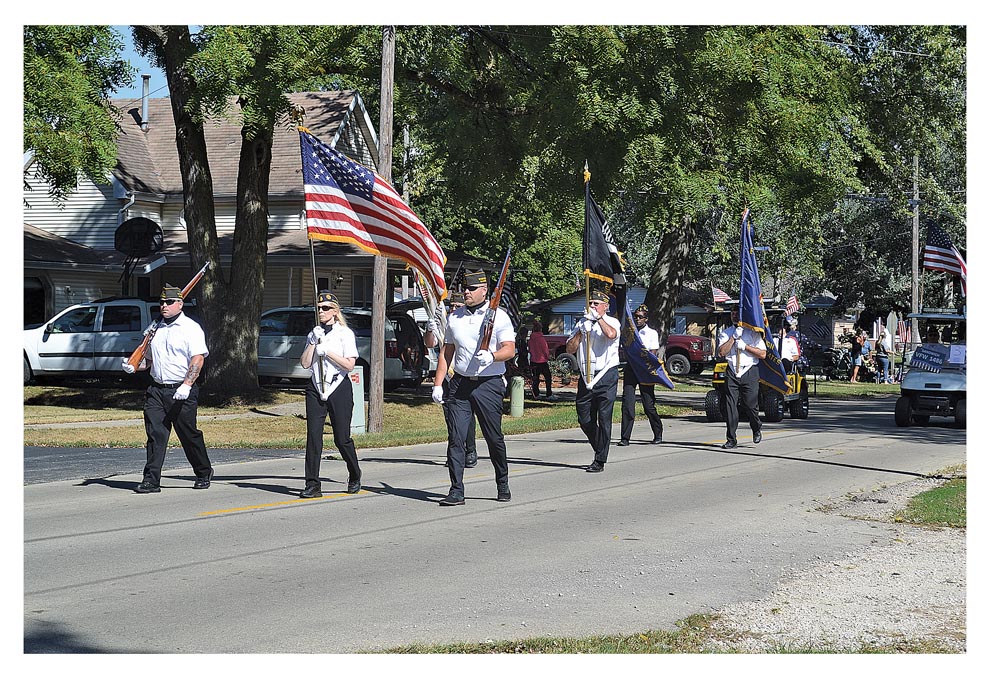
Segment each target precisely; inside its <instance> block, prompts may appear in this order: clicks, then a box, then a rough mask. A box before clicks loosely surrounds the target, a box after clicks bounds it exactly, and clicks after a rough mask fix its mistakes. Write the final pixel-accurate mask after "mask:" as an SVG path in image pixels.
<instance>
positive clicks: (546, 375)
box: [528, 319, 553, 399]
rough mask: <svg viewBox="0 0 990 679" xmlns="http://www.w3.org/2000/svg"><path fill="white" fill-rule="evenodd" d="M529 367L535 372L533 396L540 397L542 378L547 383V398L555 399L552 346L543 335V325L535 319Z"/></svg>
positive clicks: (530, 341)
mask: <svg viewBox="0 0 990 679" xmlns="http://www.w3.org/2000/svg"><path fill="white" fill-rule="evenodd" d="M528 346H529V369H530V370H531V371H532V373H533V398H539V397H540V378H541V377H542V378H543V380H544V381H545V382H546V384H547V399H553V376H552V375H551V373H550V347H549V346H547V340H546V338H545V337H544V336H543V325H542V324H541V323H540V321H539V320H538V319H534V320H533V325H532V332H531V333H530V334H529V342H528Z"/></svg>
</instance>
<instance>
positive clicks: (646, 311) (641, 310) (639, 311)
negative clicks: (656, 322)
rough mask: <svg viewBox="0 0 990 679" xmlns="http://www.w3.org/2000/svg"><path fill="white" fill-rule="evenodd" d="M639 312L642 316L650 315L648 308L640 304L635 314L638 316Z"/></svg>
mask: <svg viewBox="0 0 990 679" xmlns="http://www.w3.org/2000/svg"><path fill="white" fill-rule="evenodd" d="M641 312H642V313H644V314H648V313H650V308H649V307H648V306H646V305H645V304H640V305H639V306H638V307H636V313H637V314H638V313H641Z"/></svg>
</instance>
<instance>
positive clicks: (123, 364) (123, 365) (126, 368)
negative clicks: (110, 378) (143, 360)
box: [120, 358, 134, 375]
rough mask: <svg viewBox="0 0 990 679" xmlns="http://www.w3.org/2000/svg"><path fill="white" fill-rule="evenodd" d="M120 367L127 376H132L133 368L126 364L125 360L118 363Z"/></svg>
mask: <svg viewBox="0 0 990 679" xmlns="http://www.w3.org/2000/svg"><path fill="white" fill-rule="evenodd" d="M120 367H121V369H122V370H123V371H124V372H125V373H127V374H128V375H133V374H134V366H133V365H131V364H130V363H128V362H127V359H126V358H125V359H124V360H123V361H121V362H120Z"/></svg>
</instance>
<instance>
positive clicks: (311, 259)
mask: <svg viewBox="0 0 990 679" xmlns="http://www.w3.org/2000/svg"><path fill="white" fill-rule="evenodd" d="M306 240H308V241H309V265H310V269H311V271H312V272H313V316H314V317H315V319H316V325H319V324H320V310H319V309H318V308H317V307H319V305H320V302H319V298H320V284H319V282H318V281H317V280H316V252H315V250H314V248H313V239H312V238H307V239H306ZM314 327H316V326H314ZM313 356H314V357H315V359H316V362H317V370H318V371H319V372H318V374H319V376H320V394H322V393H323V390H324V388H326V386H327V385H326V376H325V375H324V374H323V359H322V358H321V357H320V355H319V354H317V353H316V352H315V351H314V352H313Z"/></svg>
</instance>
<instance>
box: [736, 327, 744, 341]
mask: <svg viewBox="0 0 990 679" xmlns="http://www.w3.org/2000/svg"><path fill="white" fill-rule="evenodd" d="M742 333H743V329H742V326H741V325H737V326H736V337H737V338H739V337H742Z"/></svg>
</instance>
